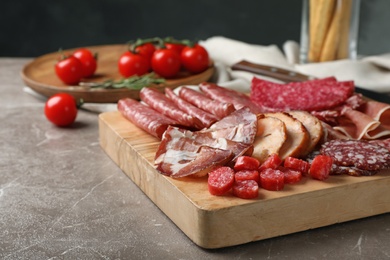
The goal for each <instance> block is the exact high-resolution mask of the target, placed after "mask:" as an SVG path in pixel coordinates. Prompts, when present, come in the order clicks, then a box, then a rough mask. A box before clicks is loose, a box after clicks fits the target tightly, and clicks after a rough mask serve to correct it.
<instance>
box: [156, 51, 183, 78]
mask: <svg viewBox="0 0 390 260" xmlns="http://www.w3.org/2000/svg"><path fill="white" fill-rule="evenodd" d="M180 68H181V62H180V56H179V54H177V53H176V52H175V51H173V50H170V49H166V48H162V49H158V50H156V51H155V52H154V53H153V56H152V69H153V71H154V72H156V73H157V74H158V75H160V76H161V77H164V78H172V77H174V76H176V75H177V74H178V73H179V71H180Z"/></svg>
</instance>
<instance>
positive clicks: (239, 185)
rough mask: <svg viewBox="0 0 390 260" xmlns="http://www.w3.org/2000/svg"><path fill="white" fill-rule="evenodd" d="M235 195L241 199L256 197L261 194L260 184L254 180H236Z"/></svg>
mask: <svg viewBox="0 0 390 260" xmlns="http://www.w3.org/2000/svg"><path fill="white" fill-rule="evenodd" d="M233 195H234V196H236V197H238V198H241V199H256V198H257V197H258V196H259V184H258V183H257V182H256V181H254V180H243V181H236V182H234V184H233Z"/></svg>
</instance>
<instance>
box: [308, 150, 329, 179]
mask: <svg viewBox="0 0 390 260" xmlns="http://www.w3.org/2000/svg"><path fill="white" fill-rule="evenodd" d="M332 165H333V158H332V157H331V156H327V155H322V154H320V155H317V156H316V157H314V159H313V161H312V162H311V165H310V169H309V174H310V176H311V177H312V178H313V179H316V180H320V181H324V180H326V179H327V178H328V177H329V175H330V172H331V170H332Z"/></svg>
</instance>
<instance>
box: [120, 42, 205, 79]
mask: <svg viewBox="0 0 390 260" xmlns="http://www.w3.org/2000/svg"><path fill="white" fill-rule="evenodd" d="M209 62H210V61H209V54H208V52H207V50H206V49H205V48H204V47H202V46H201V45H199V44H198V43H194V42H190V41H188V40H176V39H173V38H171V37H169V38H165V39H161V38H157V37H156V38H152V39H138V40H137V41H135V42H134V43H131V44H130V48H129V50H128V51H126V52H125V53H123V54H122V55H121V57H120V58H119V61H118V69H119V72H120V74H121V75H122V76H123V77H130V76H134V75H138V76H142V75H144V74H146V73H149V72H151V71H153V72H155V73H156V74H157V75H159V76H161V77H163V78H174V77H176V76H177V75H178V73H179V72H180V71H181V70H182V69H184V70H186V71H188V72H190V73H192V74H197V73H201V72H203V71H205V70H206V69H207V68H208V67H209Z"/></svg>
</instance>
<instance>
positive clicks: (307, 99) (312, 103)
mask: <svg viewBox="0 0 390 260" xmlns="http://www.w3.org/2000/svg"><path fill="white" fill-rule="evenodd" d="M353 91H354V85H353V82H338V81H336V80H335V79H334V78H325V79H318V80H309V81H304V82H294V83H287V84H278V83H274V82H271V81H266V80H263V79H259V78H256V77H254V78H253V79H252V84H251V95H250V98H251V100H252V101H253V102H254V103H256V104H257V105H258V106H261V107H262V108H263V109H264V110H270V111H289V110H305V111H319V110H327V109H331V108H333V107H336V106H338V105H341V104H342V103H343V102H345V101H346V100H347V99H348V98H349V97H350V96H351V95H352V93H353Z"/></svg>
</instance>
